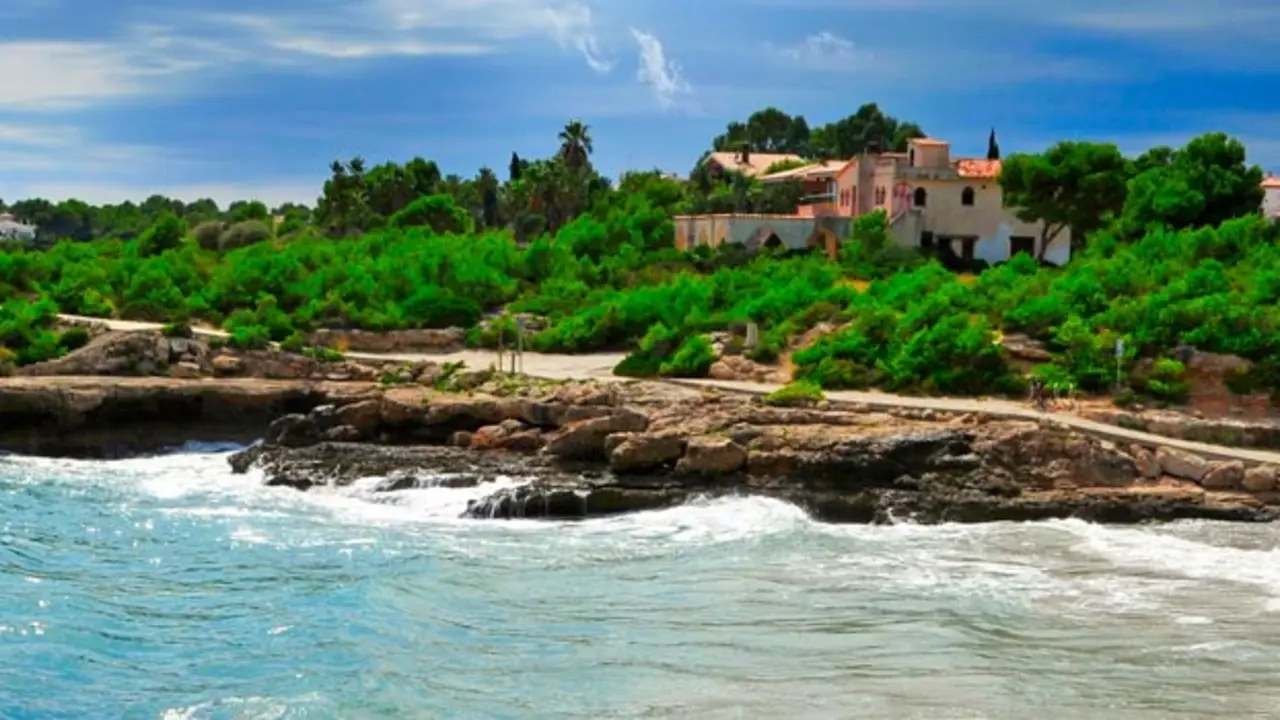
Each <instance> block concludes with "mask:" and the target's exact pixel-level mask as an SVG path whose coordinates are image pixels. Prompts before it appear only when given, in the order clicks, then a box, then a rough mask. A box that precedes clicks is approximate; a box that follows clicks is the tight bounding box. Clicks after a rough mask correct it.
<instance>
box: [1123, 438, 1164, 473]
mask: <svg viewBox="0 0 1280 720" xmlns="http://www.w3.org/2000/svg"><path fill="white" fill-rule="evenodd" d="M1129 454H1130V455H1131V456H1132V457H1133V462H1134V464H1135V465H1136V466H1137V468H1138V474H1139V475H1141V476H1142V477H1143V478H1146V479H1147V480H1159V479H1160V476H1161V475H1162V474H1163V472H1162V471H1161V469H1160V463H1159V462H1157V461H1156V455H1155V453H1153V452H1151V451H1150V450H1148V449H1146V448H1144V447H1142V446H1141V445H1132V446H1130V447H1129Z"/></svg>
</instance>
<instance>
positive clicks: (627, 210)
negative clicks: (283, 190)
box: [0, 106, 1280, 401]
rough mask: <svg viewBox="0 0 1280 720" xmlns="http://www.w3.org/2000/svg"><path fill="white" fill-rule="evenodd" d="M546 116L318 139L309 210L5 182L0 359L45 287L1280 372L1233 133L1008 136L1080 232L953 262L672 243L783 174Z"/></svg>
mask: <svg viewBox="0 0 1280 720" xmlns="http://www.w3.org/2000/svg"><path fill="white" fill-rule="evenodd" d="M868 108H870V109H868ZM756 115H760V116H761V117H760V118H757V121H756V122H755V127H756V128H757V129H755V130H751V129H749V126H751V125H752V122H751V121H748V123H745V124H744V125H743V127H744V128H747V129H743V130H735V129H734V127H735V126H733V125H731V126H730V127H729V129H728V132H727V133H726V135H734V133H735V132H737V133H746V134H753V133H754V134H753V135H752V137H753V138H754V139H752V140H751V142H752V143H758V144H755V145H753V147H759V148H761V149H772V150H779V149H783V150H785V149H794V148H796V147H799V146H798V145H796V144H794V143H797V142H799V140H798V139H797V138H799V136H800V135H801V133H800V132H799V130H797V128H800V127H804V128H807V123H806V122H804V121H803V118H800V119H799V120H797V119H796V118H794V117H790V116H786V117H785V118H784V117H782V116H781V115H779V114H777V113H773V112H770V111H762V113H757V114H756ZM755 117H756V116H753V118H755ZM859 118H861V119H859ZM784 119H785V120H786V122H783V120H784ZM846 121H847V122H846ZM824 128H834V129H832V130H826V129H824ZM859 128H861V129H859ZM904 128H905V130H904ZM918 130H919V129H918V128H917V127H915V126H912V125H910V124H909V123H900V122H898V121H896V120H893V119H892V118H889V117H887V116H885V115H884V114H883V113H881V112H880V111H879V110H878V109H876V108H875V107H874V106H864V107H863V108H862V109H860V110H859V111H858V112H857V113H855V114H854V115H852V116H850V118H846V120H845V121H840V122H837V123H832V124H831V125H828V126H823V127H822V128H818V129H817V130H813V131H810V132H808V135H807V140H806V141H805V142H807V143H809V144H808V145H807V146H805V149H806V151H807V152H809V153H813V152H815V151H814V147H817V146H821V145H822V144H823V143H827V142H831V143H833V144H832V145H829V146H828V147H834V148H836V149H837V150H838V151H839V152H840V153H841V154H843V153H844V151H845V150H849V149H850V148H855V147H859V146H858V145H857V144H858V143H861V144H862V145H861V146H860V147H863V148H865V147H866V145H867V143H874V142H886V141H887V140H889V139H892V141H893V142H895V143H896V142H897V138H900V137H902V136H903V134H904V133H906V134H910V133H916V132H918ZM841 134H843V135H841ZM837 136H839V137H843V138H844V139H836V140H831V139H830V138H833V137H837ZM890 136H892V137H890ZM548 141H549V142H548V148H547V150H548V152H547V155H546V156H545V157H542V158H536V159H532V158H522V157H519V156H517V155H515V154H514V153H513V154H512V157H511V160H510V163H509V165H508V168H507V172H506V175H507V177H506V179H505V180H503V179H500V178H499V177H498V175H497V173H495V172H494V171H493V170H491V169H488V168H481V169H479V170H478V171H477V172H476V173H475V175H473V176H471V177H461V176H458V175H453V174H444V173H442V171H441V169H440V168H439V167H438V166H436V164H435V163H433V162H431V161H429V160H425V159H421V158H415V159H411V160H409V161H408V162H405V163H402V164H401V163H391V162H387V163H382V164H379V165H375V166H372V167H369V166H367V164H366V163H365V161H364V160H363V159H362V158H359V157H355V158H352V159H350V160H348V161H339V162H334V163H333V165H332V166H331V167H330V177H329V178H328V179H327V180H326V181H325V183H324V186H323V188H322V191H321V195H320V197H319V199H318V201H317V202H316V204H315V206H314V208H313V209H309V208H306V207H303V206H301V205H294V204H290V205H284V206H280V207H277V208H272V209H268V208H267V207H266V206H265V205H263V204H262V203H258V202H253V201H246V202H241V203H234V204H232V205H231V206H230V207H228V208H225V209H222V208H219V207H218V206H217V204H215V203H213V201H211V200H200V201H196V202H191V203H184V202H180V201H177V200H172V199H167V198H163V197H160V196H155V197H152V198H148V199H147V200H145V201H144V202H142V203H141V204H133V203H122V204H119V205H107V206H99V207H93V206H90V205H87V204H85V203H82V202H78V201H74V200H68V201H64V202H60V203H52V202H48V201H44V200H38V199H36V200H24V201H20V202H16V203H14V204H13V205H12V206H11V208H12V209H13V211H14V212H15V214H18V215H20V216H22V217H23V218H24V219H28V220H30V221H34V222H37V223H42V228H41V232H42V236H41V244H40V246H39V247H36V248H27V247H22V246H18V245H14V246H9V247H0V369H3V368H4V367H6V366H12V365H14V364H27V363H32V362H38V361H40V360H43V359H47V358H50V357H55V356H57V355H60V354H62V353H65V352H67V351H69V350H71V349H73V348H74V347H76V346H78V344H79V343H82V342H83V340H84V338H83V337H81V336H80V335H77V334H74V333H70V332H63V331H59V330H57V329H56V326H55V323H54V319H55V317H56V314H57V313H58V312H67V313H75V314H83V315H91V316H101V317H122V318H134V319H146V320H155V321H159V322H204V323H209V324H213V325H218V326H221V327H223V328H225V329H226V330H228V331H229V332H230V333H231V334H232V342H233V343H234V344H237V345H240V346H247V347H252V346H259V345H261V344H262V343H264V342H267V341H269V340H276V341H283V342H286V343H287V344H288V346H289V347H300V346H302V345H305V343H306V342H307V340H306V338H307V334H308V333H310V332H311V331H313V330H316V329H319V328H364V329H368V330H389V329H398V328H423V327H445V326H453V325H457V326H462V327H464V328H466V329H467V332H468V342H469V343H471V344H473V345H476V346H492V345H493V344H494V343H495V342H496V339H497V332H498V330H499V329H501V328H509V327H510V325H509V324H510V322H511V321H510V317H511V315H512V314H515V313H531V314H534V315H538V316H541V317H542V318H543V319H544V323H543V325H544V326H545V327H544V329H542V330H540V331H539V332H537V333H535V334H533V335H532V336H531V337H530V338H529V343H530V346H531V347H532V348H533V349H536V350H542V351H558V352H588V351H597V350H605V349H620V350H627V351H629V352H630V353H631V354H630V356H629V357H628V359H627V361H626V362H624V363H623V365H622V366H620V367H619V371H620V372H625V373H630V374H636V375H651V374H659V375H681V376H699V375H704V374H706V373H707V372H708V368H709V367H710V365H711V363H712V362H714V361H715V359H716V358H715V353H714V348H713V346H712V344H711V343H710V341H709V339H708V333H711V332H720V331H723V330H725V329H726V328H730V327H734V326H737V325H740V324H742V323H743V322H745V321H751V322H755V323H757V324H758V325H759V327H760V329H761V342H760V345H759V346H758V347H756V348H754V349H752V350H751V352H750V354H751V355H752V357H753V358H755V359H757V360H760V361H762V362H769V361H774V360H777V359H778V358H780V357H781V356H783V355H789V357H790V361H791V362H790V367H793V368H794V372H795V376H796V377H797V378H800V379H804V380H806V381H809V382H812V383H816V384H819V385H821V386H823V387H827V388H863V387H881V388H885V389H892V390H897V391H902V392H908V391H912V392H935V393H993V392H1018V391H1019V390H1020V389H1021V388H1022V383H1023V382H1024V381H1025V378H1024V374H1023V368H1021V367H1017V366H1015V364H1014V363H1012V362H1011V361H1010V360H1009V359H1008V357H1007V356H1006V354H1005V353H1004V352H1003V350H1002V348H1001V342H1002V341H1001V338H1002V337H1003V336H1004V335H1005V334H1006V333H1021V334H1025V335H1027V336H1029V337H1030V338H1032V339H1034V340H1037V341H1040V342H1042V343H1044V344H1045V346H1046V347H1047V348H1048V350H1049V352H1050V354H1051V359H1050V360H1049V361H1047V362H1044V363H1041V364H1040V365H1039V366H1038V367H1036V368H1034V369H1033V372H1034V373H1037V374H1039V375H1041V376H1042V377H1044V378H1046V379H1049V380H1051V381H1053V382H1055V383H1057V382H1060V383H1070V384H1074V385H1076V386H1078V387H1080V388H1083V389H1085V390H1089V391H1101V390H1104V389H1105V388H1106V387H1108V386H1109V385H1110V384H1111V382H1113V380H1114V373H1115V367H1116V365H1115V359H1114V357H1113V356H1112V353H1113V348H1114V346H1115V341H1116V340H1117V339H1124V340H1125V347H1126V348H1127V350H1126V352H1127V355H1126V357H1125V358H1124V359H1123V360H1124V367H1125V368H1126V370H1127V371H1128V372H1129V378H1128V379H1129V382H1130V383H1131V384H1132V385H1133V387H1134V388H1135V389H1136V390H1138V391H1139V392H1141V393H1144V394H1146V395H1148V396H1150V397H1154V398H1157V399H1160V400H1167V401H1177V400H1178V399H1179V397H1180V396H1181V393H1183V392H1184V391H1185V385H1184V384H1183V381H1182V378H1181V372H1182V370H1180V369H1179V367H1180V366H1178V364H1177V360H1176V358H1175V356H1174V349H1175V348H1176V347H1178V346H1179V345H1182V344H1191V345H1194V346H1196V347H1198V348H1200V349H1203V350H1207V351H1213V352H1222V353H1231V354H1235V355H1238V356H1240V357H1242V358H1245V359H1246V360H1248V361H1250V362H1251V363H1252V369H1251V370H1249V371H1248V372H1247V373H1242V374H1240V375H1239V376H1238V377H1233V378H1231V383H1232V387H1233V388H1235V389H1238V390H1239V391H1241V392H1244V391H1247V390H1259V389H1260V390H1267V391H1272V392H1274V391H1280V310H1278V309H1277V308H1280V243H1278V242H1277V241H1278V240H1280V236H1278V234H1277V230H1276V227H1275V226H1274V225H1273V224H1271V223H1269V222H1267V221H1266V220H1265V219H1264V218H1262V217H1261V216H1260V214H1259V213H1258V206H1259V204H1260V202H1259V201H1260V199H1261V191H1260V189H1259V187H1258V186H1259V184H1260V182H1261V172H1260V171H1259V170H1258V169H1257V168H1256V167H1252V166H1248V165H1247V164H1246V163H1245V155H1244V148H1243V147H1242V146H1241V145H1240V143H1239V142H1237V141H1236V140H1234V139H1232V138H1229V137H1227V136H1225V135H1221V134H1209V135H1205V136H1202V137H1200V138H1196V139H1194V140H1192V141H1191V142H1189V143H1188V144H1187V145H1186V146H1184V147H1182V148H1176V149H1169V148H1156V149H1153V150H1151V151H1149V152H1147V153H1144V154H1143V155H1141V156H1138V157H1136V158H1125V157H1123V155H1122V154H1121V153H1120V152H1119V150H1118V149H1117V148H1116V147H1115V146H1114V145H1108V144H1100V143H1083V142H1063V143H1059V144H1057V145H1054V146H1053V147H1051V148H1048V149H1047V150H1045V151H1044V152H1043V153H1022V154H1014V155H1011V156H1009V157H1007V158H1006V159H1005V161H1004V174H1003V175H1002V177H1001V184H1002V186H1003V187H1004V189H1005V193H1006V200H1007V201H1008V202H1010V203H1012V204H1014V205H1017V206H1018V207H1019V210H1018V212H1019V213H1021V214H1023V215H1024V216H1025V217H1026V218H1027V219H1032V220H1035V219H1043V220H1045V221H1046V222H1047V225H1048V227H1047V229H1046V233H1047V234H1049V235H1050V236H1051V235H1052V233H1054V232H1060V230H1061V228H1063V227H1070V228H1071V229H1072V231H1073V233H1074V234H1075V235H1076V237H1077V239H1078V240H1080V241H1081V248H1080V252H1079V253H1077V254H1076V255H1075V257H1074V258H1073V260H1072V261H1071V262H1070V263H1069V264H1068V265H1067V266H1066V267H1065V268H1052V267H1046V266H1042V264H1040V263H1037V262H1036V260H1035V258H1032V257H1028V256H1025V255H1020V256H1016V257H1015V258H1014V259H1012V260H1010V261H1009V262H1007V263H1003V264H1001V265H998V266H996V267H990V268H982V267H976V268H971V270H973V271H974V274H973V276H972V277H967V278H962V277H958V276H957V275H956V274H955V273H954V272H952V271H951V270H948V269H947V268H946V267H944V265H943V264H942V263H940V262H939V261H938V260H937V259H936V258H933V257H930V256H928V255H921V254H920V252H919V251H917V250H915V249H910V248H902V247H898V246H896V245H894V243H893V241H892V240H891V238H890V236H889V233H888V231H887V225H886V223H887V219H886V218H885V216H884V215H883V214H882V213H875V214H871V215H865V216H862V217H860V218H858V220H857V222H856V223H854V227H853V230H852V232H851V235H850V237H848V238H842V245H841V249H840V253H839V257H838V258H835V259H831V258H828V257H827V256H826V255H825V254H823V253H822V252H816V251H815V252H793V253H786V252H780V251H769V252H764V253H762V254H758V255H755V256H752V255H750V254H748V253H747V252H746V251H745V249H744V248H742V247H740V246H734V245H725V246H722V247H719V248H714V249H713V248H709V247H705V246H703V247H698V248H696V249H694V250H693V251H691V252H681V251H678V250H676V249H675V248H674V247H673V244H672V239H673V235H674V228H673V224H672V219H671V218H672V216H673V215H674V214H678V213H684V212H690V211H695V210H715V209H717V208H729V209H734V210H754V211H768V210H769V209H770V208H778V210H779V211H789V210H790V209H791V208H792V207H793V206H794V201H795V199H796V197H795V196H794V193H795V192H796V191H797V188H796V187H795V186H788V185H786V184H782V185H770V186H767V187H766V186H761V185H760V184H759V183H758V182H757V181H755V180H752V179H751V178H747V177H745V176H742V175H737V174H734V173H729V174H726V175H725V176H721V177H714V178H713V177H707V176H699V175H697V174H695V175H694V176H693V177H691V178H690V179H689V180H688V181H681V180H677V179H673V178H670V177H668V176H666V175H664V174H663V173H659V172H656V171H654V172H633V173H628V174H627V175H626V176H624V177H623V178H622V179H621V180H620V181H619V183H618V184H617V185H616V186H615V185H614V184H613V183H611V182H609V181H608V180H607V179H605V178H603V177H602V176H601V175H600V174H599V173H598V172H597V171H596V170H595V169H594V167H593V165H592V155H593V153H594V150H595V148H594V145H593V143H592V141H591V136H590V127H589V126H588V125H587V124H585V123H583V122H581V121H572V122H570V123H569V124H567V125H566V127H565V129H564V132H562V133H561V134H560V136H559V137H558V138H548ZM721 142H722V140H721V139H717V141H716V143H717V145H719V144H721ZM723 142H724V143H728V144H730V145H731V144H732V143H733V142H736V141H734V140H723ZM787 143H793V144H791V145H788V144H787ZM840 143H846V146H845V147H837V146H838V145H839V144H840ZM789 193H790V195H789ZM820 323H827V325H826V326H824V327H826V331H825V332H823V333H822V334H821V335H820V336H819V337H818V338H817V339H816V340H812V341H811V342H810V341H809V339H808V338H809V336H808V335H807V333H809V332H810V331H812V330H813V329H814V328H815V327H817V326H819V324H820ZM800 338H806V341H805V342H804V343H800V340H799V339H800Z"/></svg>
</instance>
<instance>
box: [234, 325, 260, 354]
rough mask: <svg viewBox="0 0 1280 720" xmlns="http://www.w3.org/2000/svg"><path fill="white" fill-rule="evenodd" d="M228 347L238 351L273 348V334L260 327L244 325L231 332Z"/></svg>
mask: <svg viewBox="0 0 1280 720" xmlns="http://www.w3.org/2000/svg"><path fill="white" fill-rule="evenodd" d="M227 345H228V346H229V347H233V348H235V349H237V350H265V349H266V348H268V347H270V346H271V334H270V332H268V331H267V329H266V328H265V327H262V326H260V325H243V326H240V327H237V328H236V329H235V330H233V331H232V332H231V337H229V338H227Z"/></svg>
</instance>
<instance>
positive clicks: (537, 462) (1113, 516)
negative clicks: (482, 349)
mask: <svg viewBox="0 0 1280 720" xmlns="http://www.w3.org/2000/svg"><path fill="white" fill-rule="evenodd" d="M161 375H165V376H161ZM1101 434H1102V433H1101V432H1099V433H1096V434H1094V435H1090V434H1086V433H1085V432H1081V431H1074V430H1070V429H1067V428H1065V427H1062V426H1057V425H1054V424H1048V423H1037V422H1028V421H1014V420H995V419H992V418H991V417H989V416H987V415H982V414H966V413H959V412H953V413H947V412H942V411H936V410H905V409H904V410H890V411H873V410H872V409H871V408H869V407H865V406H854V405H842V404H838V403H827V402H822V403H817V404H815V405H813V406H811V407H789V408H786V407H769V406H766V405H764V404H762V402H761V400H760V399H759V398H757V397H749V396H745V395H741V394H735V393H726V392H721V391H714V390H708V389H698V388H692V387H687V386H675V385H671V384H665V383H649V382H634V381H628V382H621V381H617V382H613V381H611V382H595V381H584V382H551V381H542V380H536V379H533V378H527V377H514V376H510V375H502V374H498V373H494V372H492V371H467V370H463V369H460V368H457V367H449V366H442V365H439V364H435V363H410V364H405V363H382V364H372V363H351V362H345V361H342V362H325V361H323V360H316V359H312V358H309V357H304V356H301V355H295V354H289V353H283V352H279V351H256V352H232V351H228V350H226V349H222V348H212V347H209V346H208V345H206V344H205V343H204V342H202V341H198V340H191V339H185V340H184V339H181V338H160V337H159V336H158V335H156V334H150V333H124V334H118V335H115V336H106V337H103V338H99V339H95V340H94V342H93V343H91V345H90V346H89V347H86V348H85V349H83V350H81V351H77V352H76V353H72V354H71V355H68V356H67V357H66V358H63V359H60V360H58V361H54V362H52V363H48V364H43V365H39V366H30V367H28V368H23V372H22V376H20V377H12V378H6V379H3V380H0V450H4V451H10V452H18V453H25V454H40V455H56V456H78V457H94V458H101V457H119V456H124V455H134V454H139V453H145V452H154V451H159V450H162V449H164V448H168V447H172V446H178V445H181V444H183V443H185V442H187V441H191V440H201V441H235V442H241V443H246V444H247V443H249V442H252V441H254V440H256V439H258V438H263V440H262V441H261V442H259V443H256V444H254V445H252V446H251V447H250V448H249V449H247V450H245V451H242V452H239V453H236V454H235V455H233V456H232V457H231V465H232V469H233V470H234V471H235V472H238V473H247V472H251V471H252V472H260V473H261V474H262V476H263V478H264V482H266V483H268V484H271V485H281V486H289V487H293V488H297V489H299V490H304V491H305V490H312V489H318V488H324V487H338V486H343V485H347V484H350V483H352V482H355V481H356V480H358V479H362V478H371V477H372V478H380V481H379V485H378V488H379V489H381V490H388V491H391V490H407V489H412V488H416V487H427V486H436V485H440V484H446V485H451V486H472V487H478V488H485V487H487V486H489V485H492V488H493V489H492V491H491V492H489V493H488V494H487V495H486V496H484V497H483V498H482V499H480V500H477V501H475V502H474V503H472V505H471V506H470V507H469V508H468V510H467V511H466V513H465V515H466V516H467V517H472V518H481V519H502V518H546V519H553V520H571V519H581V518H587V517H594V516H603V515H614V514H619V513H626V512H636V511H642V510H649V509H655V508H663V507H670V506H672V505H676V504H680V503H684V502H687V501H689V500H690V499H693V498H695V497H700V496H717V495H725V494H755V495H764V496H769V497H774V498H778V499H781V500H785V501H787V502H791V503H794V504H797V505H799V506H802V507H804V508H806V509H807V510H808V511H809V512H810V513H812V515H813V516H814V517H815V518H818V519H821V520H827V521H833V522H864V523H865V522H899V521H914V522H922V523H933V522H985V521H998V520H1011V521H1019V520H1039V519H1047V518H1062V517H1079V518H1084V519H1088V520H1093V521H1098V522H1112V523H1132V522H1143V521H1150V520H1176V519H1184V518H1206V519H1218V520H1236V521H1248V522H1269V521H1273V520H1275V519H1277V517H1280V488H1278V487H1277V469H1276V467H1275V466H1272V465H1267V464H1259V463H1256V462H1243V461H1240V460H1225V459H1221V458H1222V457H1225V455H1219V456H1217V459H1214V458H1206V457H1200V456H1197V455H1195V454H1191V453H1188V452H1185V451H1182V450H1177V449H1174V448H1173V447H1171V446H1170V444H1166V443H1162V442H1160V441H1159V440H1158V439H1156V438H1150V439H1149V441H1148V442H1145V443H1139V444H1132V443H1128V442H1120V443H1118V442H1112V441H1108V440H1106V439H1102V438H1101V437H1099V436H1098V435H1101ZM1246 456H1248V455H1246ZM504 477H505V478H511V477H518V478H521V479H523V480H525V481H526V482H524V483H523V484H518V485H512V484H511V483H504V484H502V485H498V484H494V481H495V480H497V479H499V478H504Z"/></svg>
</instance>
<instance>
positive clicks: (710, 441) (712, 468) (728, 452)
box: [676, 437, 747, 475]
mask: <svg viewBox="0 0 1280 720" xmlns="http://www.w3.org/2000/svg"><path fill="white" fill-rule="evenodd" d="M746 464H747V451H746V449H745V448H743V447H742V446H741V445H739V444H738V443H736V442H734V441H733V440H731V439H730V438H727V437H695V438H690V439H689V442H688V446H687V447H686V448H685V451H684V457H682V458H680V462H678V463H676V472H678V473H682V474H708V475H728V474H731V473H735V472H738V471H739V470H741V469H742V468H743V467H744V466H746Z"/></svg>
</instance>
